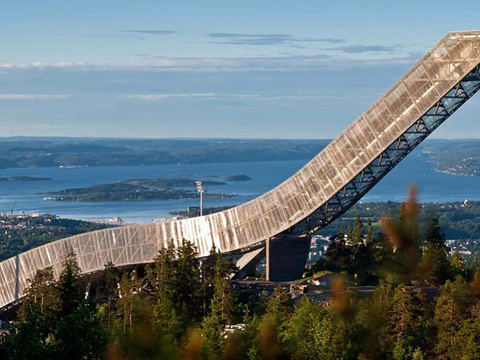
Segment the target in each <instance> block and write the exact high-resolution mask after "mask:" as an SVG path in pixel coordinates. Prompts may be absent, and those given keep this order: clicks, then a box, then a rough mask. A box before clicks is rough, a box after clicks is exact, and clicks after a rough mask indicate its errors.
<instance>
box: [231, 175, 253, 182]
mask: <svg viewBox="0 0 480 360" xmlns="http://www.w3.org/2000/svg"><path fill="white" fill-rule="evenodd" d="M224 180H225V181H250V180H252V178H251V177H250V176H247V175H230V176H227V177H225V179H224Z"/></svg>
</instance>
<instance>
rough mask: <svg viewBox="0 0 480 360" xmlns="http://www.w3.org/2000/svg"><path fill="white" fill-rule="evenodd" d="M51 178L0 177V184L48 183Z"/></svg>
mask: <svg viewBox="0 0 480 360" xmlns="http://www.w3.org/2000/svg"><path fill="white" fill-rule="evenodd" d="M49 180H52V178H49V177H41V176H8V177H0V182H11V181H49Z"/></svg>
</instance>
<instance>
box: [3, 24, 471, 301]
mask: <svg viewBox="0 0 480 360" xmlns="http://www.w3.org/2000/svg"><path fill="white" fill-rule="evenodd" d="M479 64H480V31H471V32H453V33H449V34H447V35H446V36H445V37H444V38H443V39H442V40H441V41H440V42H439V43H438V44H437V45H436V46H435V47H434V48H433V49H432V50H430V51H429V52H428V53H427V54H426V55H425V56H424V57H423V58H422V59H421V60H420V61H418V62H417V63H416V64H415V65H414V66H413V67H412V68H411V69H410V70H409V71H408V72H407V73H406V74H405V75H404V76H403V77H402V78H400V79H399V80H398V81H397V82H396V83H395V84H394V85H393V86H392V87H391V88H390V89H389V90H388V91H387V92H386V93H385V94H384V95H383V96H382V97H380V98H379V99H378V100H377V101H376V102H375V103H374V104H373V105H372V106H371V107H370V108H368V109H367V110H366V111H365V112H364V113H363V114H362V115H361V116H360V117H359V118H358V119H356V120H355V121H354V122H353V123H351V124H350V126H348V128H347V129H346V130H345V131H343V132H342V133H341V134H340V135H339V136H338V137H337V138H336V139H334V140H333V141H332V142H331V143H330V144H329V145H328V146H327V147H326V148H325V149H324V150H322V151H321V152H320V153H319V154H317V155H316V156H315V157H314V158H313V159H312V160H311V161H310V162H308V163H307V164H306V165H305V166H304V167H303V168H301V169H300V170H299V171H298V172H297V173H296V174H294V175H293V176H291V177H290V178H289V179H287V180H286V181H284V182H283V183H282V184H280V185H278V186H277V187H275V188H274V189H272V190H270V191H269V192H267V193H265V194H263V195H262V196H260V197H258V198H256V199H254V200H252V201H249V202H247V203H245V204H242V205H240V206H237V207H234V208H231V209H228V210H225V211H222V212H218V213H215V214H210V215H207V216H200V217H196V218H191V219H182V220H166V221H162V222H157V223H152V224H145V225H131V226H125V227H121V228H113V229H106V230H99V231H95V232H90V233H85V234H81V235H77V236H73V237H70V238H66V239H63V240H58V241H55V242H52V243H50V244H47V245H43V246H40V247H38V248H35V249H32V250H30V251H27V252H25V253H22V254H20V255H18V256H16V257H14V258H11V259H8V260H6V261H3V262H1V263H0V308H2V307H6V306H8V305H9V304H11V303H13V302H15V301H16V300H18V299H19V298H20V297H21V296H22V295H23V292H24V289H25V287H26V286H27V280H28V279H30V278H32V277H33V276H34V274H35V272H36V271H37V270H38V269H41V268H45V267H48V266H52V267H53V268H54V272H55V274H56V275H57V276H58V274H59V272H60V270H61V267H62V262H63V260H64V257H65V255H66V253H67V252H68V251H70V250H73V251H75V253H76V254H77V256H78V260H79V264H80V266H81V268H82V272H83V273H91V272H94V271H99V270H101V269H103V267H104V264H106V263H107V262H108V261H112V262H113V263H114V264H115V265H117V266H125V265H133V264H141V263H148V262H151V261H152V260H153V258H154V257H155V256H156V254H157V252H158V250H159V249H160V248H162V247H165V246H166V245H167V244H168V242H170V241H173V242H174V244H175V245H179V244H180V243H181V241H182V239H187V240H189V241H192V242H193V243H194V244H195V245H196V247H197V248H198V251H199V255H200V256H206V255H208V253H209V251H210V249H211V248H212V246H213V245H215V247H216V249H218V250H219V251H221V252H224V253H232V252H237V251H242V250H244V249H249V248H252V247H256V246H258V245H259V244H262V243H263V242H264V241H265V239H268V238H271V237H274V236H277V235H279V234H285V233H294V234H305V235H307V234H309V233H311V232H314V231H318V230H319V229H320V228H322V227H324V226H326V225H327V224H329V223H330V222H331V221H333V220H334V219H335V218H336V217H338V216H339V215H340V214H342V213H343V212H344V211H346V210H347V209H348V208H349V207H350V206H351V205H353V204H354V203H355V202H356V201H358V200H359V199H360V198H361V197H362V196H363V195H364V194H365V193H366V192H367V191H368V190H369V189H370V188H371V187H373V186H374V184H376V183H377V182H378V181H379V180H380V179H381V178H382V177H383V176H384V175H385V174H386V173H388V171H390V170H391V169H392V168H393V167H394V166H395V165H396V164H398V162H400V161H401V160H402V159H403V158H404V157H405V156H406V155H407V154H408V153H409V152H410V151H411V150H412V149H413V148H415V146H417V145H418V144H419V143H420V142H421V141H422V140H424V139H425V138H426V137H427V136H428V135H429V134H430V133H431V132H432V131H433V130H435V129H436V128H437V127H438V126H439V125H440V124H441V123H442V122H443V121H444V120H445V119H447V118H448V117H449V116H450V115H451V114H452V113H453V112H454V111H455V110H457V109H458V108H459V107H460V106H461V105H462V104H463V103H464V102H465V101H467V100H468V99H469V98H470V97H471V96H472V95H473V94H475V93H476V92H477V91H478V89H479V88H480V74H479Z"/></svg>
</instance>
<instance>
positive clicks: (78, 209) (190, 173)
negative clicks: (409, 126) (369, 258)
mask: <svg viewBox="0 0 480 360" xmlns="http://www.w3.org/2000/svg"><path fill="white" fill-rule="evenodd" d="M307 161H308V160H296V161H270V162H242V163H221V164H179V165H157V166H118V167H83V168H81V167H79V168H27V169H3V170H0V177H7V176H18V175H24V176H41V177H50V178H52V179H53V180H51V181H31V182H1V183H0V212H10V211H11V210H13V211H15V212H21V211H24V212H27V213H31V212H40V213H50V214H57V215H59V216H61V217H68V218H75V219H86V220H93V219H97V220H100V219H108V218H112V217H121V218H123V219H124V220H125V221H127V222H150V221H152V220H157V219H161V218H168V217H172V215H170V214H169V211H172V210H184V209H186V208H187V207H188V206H196V205H198V201H197V200H196V199H182V200H167V201H142V202H56V201H47V200H44V198H45V197H48V196H49V195H45V194H42V193H45V192H48V191H55V190H62V189H67V188H77V187H86V186H90V185H95V184H106V183H112V182H117V181H122V180H127V179H142V178H155V177H182V178H189V179H212V180H221V179H222V178H223V177H225V176H228V175H235V174H245V175H248V176H250V177H251V178H252V180H251V181H245V182H229V183H228V184H227V185H223V186H209V187H207V191H209V192H214V193H228V194H237V196H234V197H232V198H225V199H206V201H205V206H206V207H213V206H229V205H237V204H240V203H243V202H245V201H248V200H251V199H253V198H255V197H257V196H259V195H261V194H262V193H264V192H265V191H268V190H269V189H271V188H273V187H274V186H276V185H278V184H279V183H281V182H282V181H283V180H285V179H287V178H288V177H289V176H291V175H292V174H293V173H294V172H295V171H297V170H298V169H299V168H300V167H301V166H303V165H304V164H305V163H306V162H307ZM413 183H415V184H416V185H417V186H418V188H419V192H420V201H422V202H449V201H463V200H464V199H468V200H480V177H463V176H455V175H449V174H443V173H438V172H435V171H434V164H433V163H430V162H428V158H427V157H426V156H425V155H423V154H422V153H421V152H414V153H412V154H411V155H410V156H408V157H407V158H406V159H405V160H404V161H403V162H402V163H401V164H399V165H398V166H397V167H396V168H395V169H394V170H393V171H392V172H391V173H390V174H388V175H387V176H386V177H385V178H384V179H383V180H382V181H381V182H380V183H379V184H377V186H376V187H375V188H374V189H373V190H371V191H370V193H368V194H367V195H366V196H365V197H364V198H363V199H362V201H364V202H367V201H368V202H370V201H387V200H391V201H402V200H403V199H405V196H406V189H407V187H408V186H409V185H410V184H413Z"/></svg>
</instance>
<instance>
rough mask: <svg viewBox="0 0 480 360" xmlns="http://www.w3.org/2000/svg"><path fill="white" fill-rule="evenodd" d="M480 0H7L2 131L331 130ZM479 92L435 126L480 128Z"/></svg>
mask: <svg viewBox="0 0 480 360" xmlns="http://www.w3.org/2000/svg"><path fill="white" fill-rule="evenodd" d="M479 14H480V3H479V2H478V1H462V2H461V5H455V6H452V2H451V1H449V2H447V1H409V0H408V1H403V0H402V1H395V2H394V1H358V0H357V1H313V0H311V1H306V0H301V1H282V0H276V1H270V0H269V1H260V0H256V1H250V0H242V1H225V0H223V1H201V0H197V1H181V0H176V1H170V0H162V1H158V0H157V1H135V2H133V1H123V0H115V1H113V0H108V1H100V0H97V1H90V0H83V1H59V0H56V1H53V0H52V1H48V0H42V1H22V0H16V1H8V0H7V1H5V0H4V1H2V2H0V30H1V34H2V36H1V37H0V49H2V51H1V52H0V134H1V135H2V136H16V135H37V136H44V135H49V136H116V137H243V138H331V137H334V136H335V135H337V134H338V133H339V132H340V131H341V130H342V129H343V128H345V127H346V126H347V125H348V124H349V123H350V122H351V121H352V120H354V119H355V118H356V117H357V116H358V115H360V114H361V113H362V112H363V110H365V109H366V108H367V107H368V106H369V105H370V104H371V103H372V102H373V101H375V99H376V98H377V97H378V96H379V95H381V94H382V93H383V92H384V91H385V90H386V89H387V88H388V87H389V86H390V85H391V84H392V83H393V82H394V81H395V80H396V79H397V78H398V77H399V76H401V75H402V74H403V73H404V72H405V71H406V70H407V69H408V68H409V67H410V66H411V65H412V64H413V63H414V62H415V61H416V60H418V59H419V58H420V57H421V55H422V54H423V53H424V52H426V51H427V50H428V49H429V48H430V47H431V46H433V45H434V44H435V43H436V42H437V41H438V40H439V39H440V38H441V37H443V36H444V35H445V33H447V32H448V31H454V30H474V29H479V28H480V21H479V17H478V15H479ZM479 110H480V100H479V99H475V98H474V99H472V100H471V102H469V103H468V104H467V105H466V106H465V108H464V109H461V110H460V111H459V113H458V114H457V115H456V116H455V117H454V118H452V119H450V120H449V121H448V122H447V123H446V124H445V125H443V126H442V127H441V128H440V129H439V130H438V131H437V133H436V134H435V136H437V137H448V138H452V137H457V138H458V137H480V121H478V120H479V119H478V113H479Z"/></svg>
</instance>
